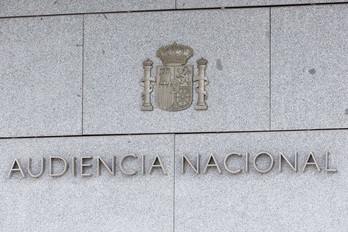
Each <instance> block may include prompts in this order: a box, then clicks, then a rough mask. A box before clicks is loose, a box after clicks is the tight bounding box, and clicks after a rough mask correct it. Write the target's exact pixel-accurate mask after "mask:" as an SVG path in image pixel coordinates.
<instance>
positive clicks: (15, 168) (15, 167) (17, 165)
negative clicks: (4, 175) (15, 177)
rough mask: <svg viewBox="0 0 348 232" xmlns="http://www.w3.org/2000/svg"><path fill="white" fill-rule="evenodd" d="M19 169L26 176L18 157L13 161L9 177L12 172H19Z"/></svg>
mask: <svg viewBox="0 0 348 232" xmlns="http://www.w3.org/2000/svg"><path fill="white" fill-rule="evenodd" d="M18 171H19V172H20V173H21V174H22V176H23V177H25V175H24V172H23V168H22V166H21V164H20V162H19V161H18V160H17V159H15V160H14V161H13V163H12V167H11V170H10V172H9V173H8V177H11V175H12V172H18Z"/></svg>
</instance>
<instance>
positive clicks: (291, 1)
mask: <svg viewBox="0 0 348 232" xmlns="http://www.w3.org/2000/svg"><path fill="white" fill-rule="evenodd" d="M342 2H346V1H345V0H276V1H274V0H208V1H207V0H177V3H176V5H177V8H179V9H185V8H209V7H243V6H245V7H248V6H275V5H298V4H320V3H342Z"/></svg>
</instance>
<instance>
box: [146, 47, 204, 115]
mask: <svg viewBox="0 0 348 232" xmlns="http://www.w3.org/2000/svg"><path fill="white" fill-rule="evenodd" d="M156 55H157V57H158V58H160V59H161V61H162V63H163V65H160V66H157V68H156V71H157V75H156V78H153V77H151V69H152V64H153V62H152V61H151V60H149V59H147V60H146V61H144V62H143V68H144V78H142V79H141V84H142V85H143V86H144V91H143V93H142V97H143V104H142V106H141V110H142V111H151V110H152V109H153V106H152V103H151V93H152V91H153V86H152V84H151V82H155V84H156V87H155V91H156V103H157V105H158V107H159V108H160V109H162V110H166V111H179V110H184V109H187V108H188V107H190V105H191V104H192V99H193V85H194V82H197V83H198V84H197V88H196V92H197V94H198V101H197V104H196V106H195V109H196V110H206V109H207V108H208V106H207V105H206V102H205V101H206V99H207V93H206V91H205V86H206V85H207V84H208V78H207V77H206V76H205V70H206V67H207V63H208V61H207V60H206V59H204V58H201V59H199V60H198V61H197V66H198V75H197V76H195V77H194V69H193V65H189V64H187V61H188V60H189V59H190V58H191V57H192V56H193V50H192V48H190V47H188V46H185V45H182V44H176V43H174V44H172V45H168V46H163V47H161V48H159V49H158V50H157V53H156Z"/></svg>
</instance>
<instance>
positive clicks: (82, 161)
mask: <svg viewBox="0 0 348 232" xmlns="http://www.w3.org/2000/svg"><path fill="white" fill-rule="evenodd" d="M88 159H93V158H92V157H91V156H85V157H81V176H83V177H90V176H92V174H91V173H84V168H88V167H92V164H86V163H85V160H88Z"/></svg>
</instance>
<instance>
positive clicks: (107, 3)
mask: <svg viewBox="0 0 348 232" xmlns="http://www.w3.org/2000/svg"><path fill="white" fill-rule="evenodd" d="M173 8H175V1H174V0H117V1H113V0H36V1H26V0H16V1H12V0H1V1H0V17H7V16H27V15H50V14H74V13H96V12H115V11H132V10H158V9H173Z"/></svg>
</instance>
